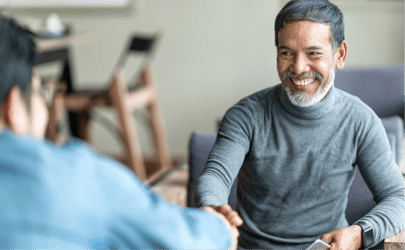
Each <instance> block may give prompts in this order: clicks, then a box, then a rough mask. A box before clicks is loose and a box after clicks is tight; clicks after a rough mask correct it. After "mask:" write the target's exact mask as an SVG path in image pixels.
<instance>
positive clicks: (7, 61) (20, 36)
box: [0, 14, 35, 105]
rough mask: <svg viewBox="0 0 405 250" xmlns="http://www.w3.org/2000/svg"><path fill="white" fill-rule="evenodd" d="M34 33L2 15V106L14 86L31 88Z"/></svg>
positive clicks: (0, 89)
mask: <svg viewBox="0 0 405 250" xmlns="http://www.w3.org/2000/svg"><path fill="white" fill-rule="evenodd" d="M31 36H32V33H31V32H30V31H28V30H26V29H24V28H22V27H20V26H19V25H18V24H17V22H16V21H15V20H13V19H12V18H9V17H7V16H4V15H2V14H0V105H2V104H3V103H4V101H5V99H6V97H7V95H8V93H9V92H10V90H11V89H12V88H13V87H14V86H18V87H19V88H20V89H21V90H23V91H24V90H26V89H27V87H29V86H30V82H31V73H32V67H33V65H34V61H35V44H34V42H33V40H32V38H31Z"/></svg>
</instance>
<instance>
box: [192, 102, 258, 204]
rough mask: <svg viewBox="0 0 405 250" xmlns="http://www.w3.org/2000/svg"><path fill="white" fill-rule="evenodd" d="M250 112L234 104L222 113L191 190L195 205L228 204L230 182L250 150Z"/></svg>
mask: <svg viewBox="0 0 405 250" xmlns="http://www.w3.org/2000/svg"><path fill="white" fill-rule="evenodd" d="M253 115H254V113H253V112H251V110H249V107H246V106H243V105H238V104H236V105H235V106H233V107H232V108H230V109H229V110H228V112H227V113H226V115H225V116H224V118H223V120H222V122H221V126H220V128H219V131H218V135H217V139H216V142H215V144H214V146H213V148H212V150H211V153H210V155H209V157H208V160H207V163H206V165H205V168H204V170H203V172H202V174H201V177H200V178H199V180H198V183H197V187H196V190H195V194H194V204H195V205H196V206H197V207H200V206H220V205H224V204H228V196H229V192H230V189H231V186H232V184H233V182H234V180H235V178H236V176H237V174H238V172H239V169H240V168H241V166H242V164H243V161H244V159H245V156H246V154H247V153H248V151H249V147H250V141H251V138H252V133H253V132H252V130H253V129H252V127H251V126H252V121H254V119H253V117H252V116H253Z"/></svg>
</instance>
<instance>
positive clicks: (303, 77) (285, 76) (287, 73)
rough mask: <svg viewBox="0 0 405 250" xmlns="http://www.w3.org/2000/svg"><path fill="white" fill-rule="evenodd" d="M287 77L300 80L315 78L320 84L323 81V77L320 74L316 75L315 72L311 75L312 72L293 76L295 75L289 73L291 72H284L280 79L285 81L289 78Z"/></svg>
mask: <svg viewBox="0 0 405 250" xmlns="http://www.w3.org/2000/svg"><path fill="white" fill-rule="evenodd" d="M289 77H292V78H296V79H297V78H300V79H305V78H312V77H315V78H317V79H318V80H319V82H322V79H323V77H322V75H321V74H319V73H317V72H315V73H312V72H304V73H301V74H299V75H298V74H295V73H291V72H285V73H284V74H283V76H282V78H283V80H285V79H287V78H289Z"/></svg>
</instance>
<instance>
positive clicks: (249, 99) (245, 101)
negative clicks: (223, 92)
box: [234, 85, 278, 108]
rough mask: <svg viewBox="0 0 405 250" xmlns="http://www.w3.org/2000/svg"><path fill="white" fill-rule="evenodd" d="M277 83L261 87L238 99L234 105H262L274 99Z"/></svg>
mask: <svg viewBox="0 0 405 250" xmlns="http://www.w3.org/2000/svg"><path fill="white" fill-rule="evenodd" d="M277 86H278V85H275V86H272V87H268V88H264V89H261V90H259V91H256V92H254V93H253V94H250V95H248V96H245V97H243V98H242V99H240V100H239V101H238V102H237V103H236V104H235V105H234V106H256V108H257V106H263V105H267V104H268V103H271V102H272V101H273V100H274V94H275V90H276V89H277Z"/></svg>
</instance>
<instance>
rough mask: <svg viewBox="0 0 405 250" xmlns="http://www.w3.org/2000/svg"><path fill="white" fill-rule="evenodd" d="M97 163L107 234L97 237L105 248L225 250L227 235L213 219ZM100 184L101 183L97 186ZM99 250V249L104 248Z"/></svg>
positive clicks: (111, 166)
mask: <svg viewBox="0 0 405 250" xmlns="http://www.w3.org/2000/svg"><path fill="white" fill-rule="evenodd" d="M116 164H118V163H115V162H112V164H108V161H102V162H100V165H103V166H99V168H98V171H97V175H98V177H99V178H98V179H100V180H101V181H100V185H99V188H101V189H102V193H103V194H104V195H103V200H104V201H103V203H102V204H103V205H100V209H103V210H104V211H105V216H103V217H104V218H103V219H104V221H105V222H104V223H105V225H106V227H107V228H108V234H107V235H105V237H100V239H98V241H102V242H104V243H105V245H102V246H104V247H108V248H136V249H145V248H147V249H227V248H229V247H231V246H232V239H231V235H230V232H229V230H228V228H227V226H226V225H225V223H224V222H223V221H222V220H221V219H220V218H219V217H217V216H216V215H213V214H210V213H207V212H205V211H203V210H200V209H197V208H184V207H180V206H178V205H176V204H171V203H169V202H167V201H165V200H164V199H163V198H161V197H160V196H159V195H158V194H155V193H153V192H151V190H150V188H149V187H147V186H144V185H143V184H142V183H141V182H140V181H139V180H138V178H136V176H135V175H133V173H132V172H130V171H129V170H128V169H126V168H124V167H122V168H117V167H116V166H115V168H114V165H116ZM101 182H102V183H101ZM104 247H103V248H104Z"/></svg>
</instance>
